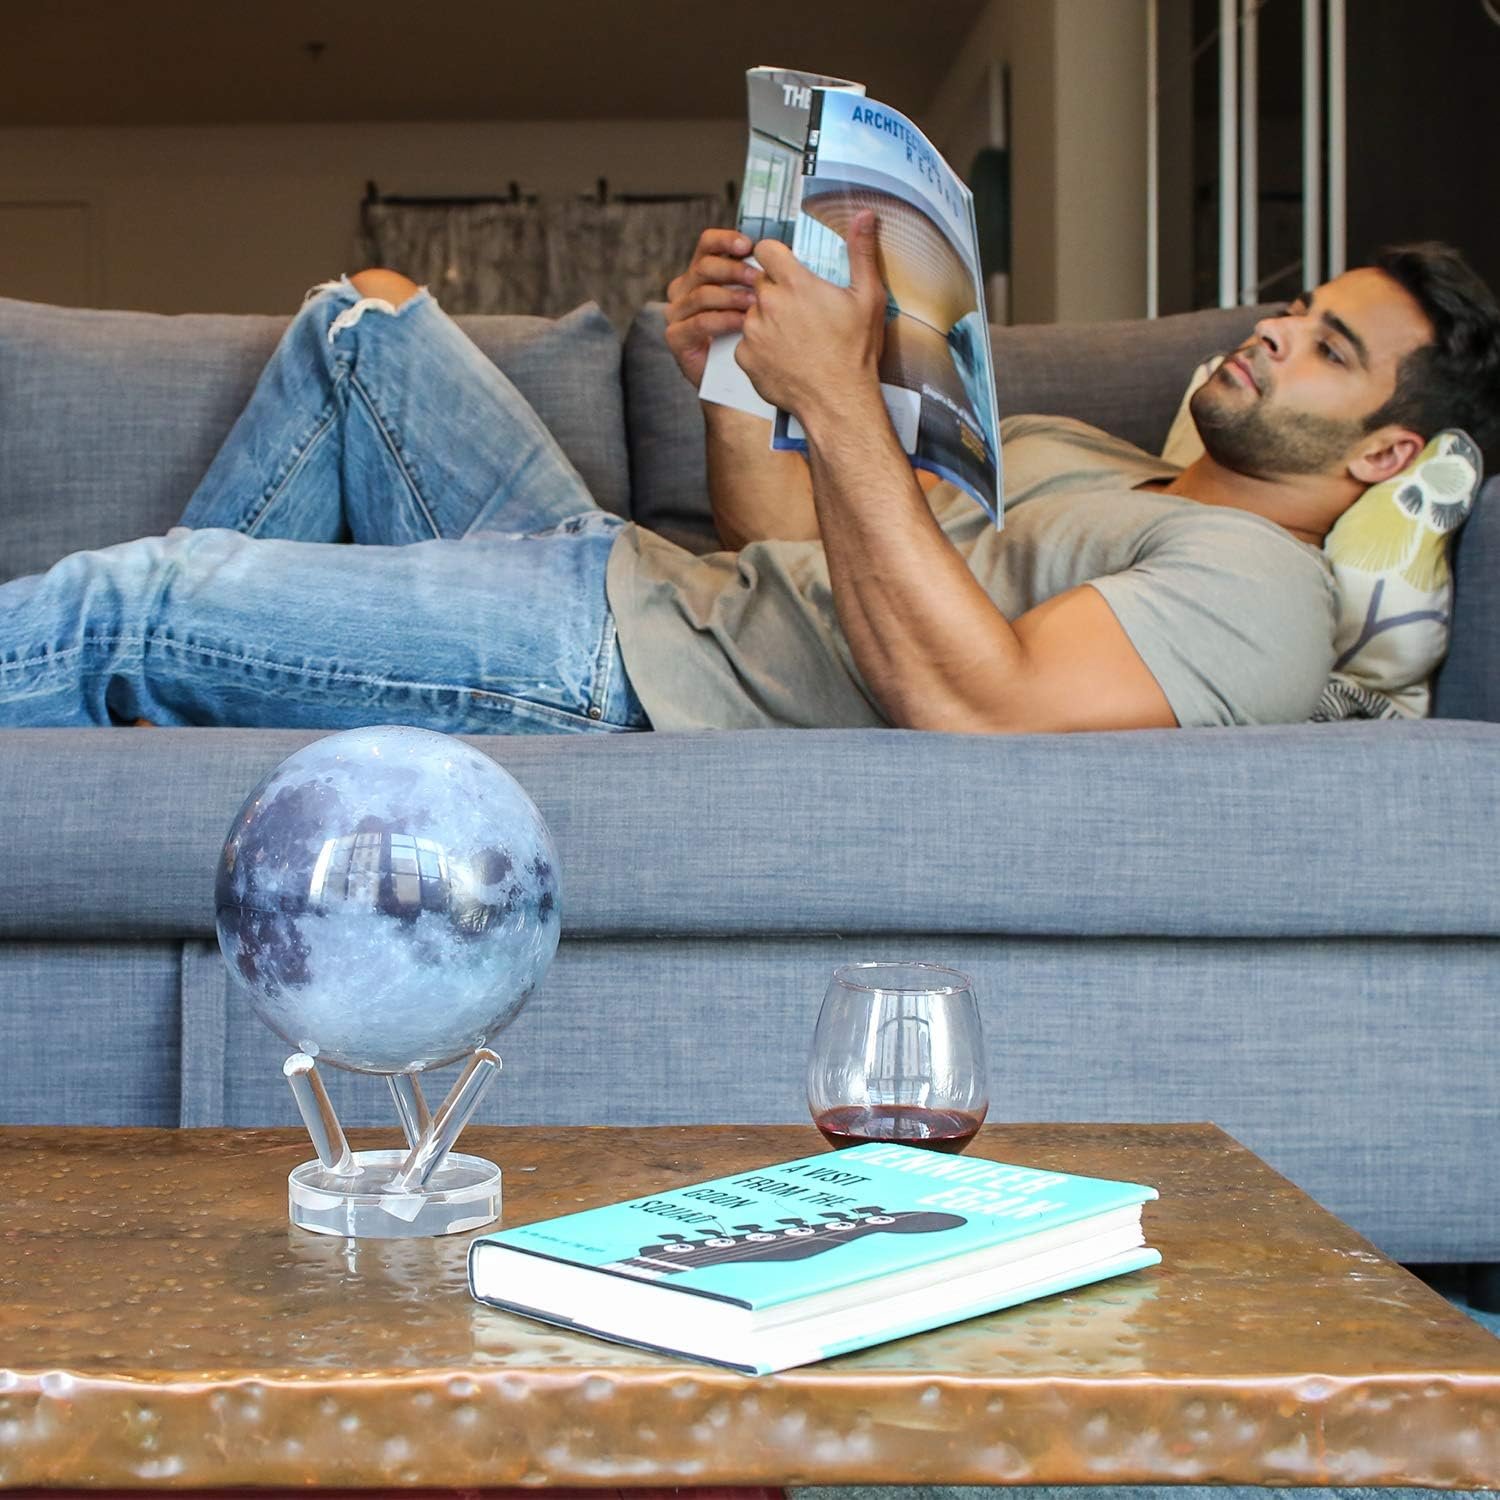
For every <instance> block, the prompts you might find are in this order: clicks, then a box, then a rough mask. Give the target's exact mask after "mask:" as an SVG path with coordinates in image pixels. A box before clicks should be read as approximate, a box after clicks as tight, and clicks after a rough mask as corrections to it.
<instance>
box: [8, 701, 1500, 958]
mask: <svg viewBox="0 0 1500 1500" xmlns="http://www.w3.org/2000/svg"><path fill="white" fill-rule="evenodd" d="M789 734H790V732H774V731H771V732H768V731H764V730H761V731H754V730H747V731H719V732H708V733H702V734H642V735H624V736H614V735H609V736H601V737H598V738H595V737H592V736H582V737H577V738H574V737H569V736H542V737H525V738H516V739H509V740H507V739H503V738H495V737H485V738H478V739H475V740H473V741H472V743H474V744H476V745H478V746H479V747H480V748H481V749H483V750H484V751H485V752H486V753H487V754H489V755H491V756H493V757H494V758H495V759H496V760H497V761H499V762H500V764H502V765H504V766H505V767H506V769H507V770H509V771H510V772H511V774H512V775H514V776H515V777H516V779H517V780H518V781H519V782H520V783H521V785H522V786H523V787H524V788H525V789H526V791H527V792H528V793H529V794H530V796H531V797H532V799H533V800H534V801H535V802H536V804H537V806H538V807H539V808H540V809H541V812H542V815H543V816H544V817H545V818H546V819H547V822H548V825H549V826H550V828H551V830H552V834H553V836H554V838H555V839H556V841H557V847H558V852H559V855H560V865H561V872H562V910H563V934H564V939H565V940H568V939H576V938H597V937H615V938H618V937H642V938H646V937H652V936H680V937H688V936H693V937H705V938H714V937H734V936H760V937H768V936H773V935H775V934H778V933H786V934H799V933H801V934H806V933H830V932H837V933H842V934H844V935H845V936H846V937H847V936H850V935H853V934H867V935H878V936H879V937H880V938H881V939H882V940H889V941H892V942H894V941H895V940H896V939H897V938H900V937H902V936H909V937H911V938H914V939H917V938H920V939H922V940H923V942H925V941H926V940H927V939H929V938H931V937H933V936H934V935H939V934H961V933H970V934H975V933H994V934H1009V935H1013V936H1032V937H1035V936H1039V935H1049V934H1055V935H1059V936H1066V937H1108V936H1136V937H1204V938H1215V937H1226V938H1234V937H1239V938H1261V937H1276V936H1280V937H1316V938H1323V937H1327V938H1347V937H1363V936H1390V937H1407V936H1411V937H1424V938H1429V939H1430V938H1436V937H1440V936H1449V937H1497V936H1500V848H1497V846H1496V844H1495V828H1496V826H1497V822H1500V780H1497V778H1496V777H1495V776H1494V774H1493V772H1494V766H1495V761H1496V756H1497V754H1500V727H1496V726H1494V725H1489V724H1457V723H1448V724H1441V723H1435V722H1433V721H1431V720H1423V721H1417V722H1409V723H1400V724H1396V723H1387V722H1380V723H1374V724H1369V723H1366V724H1332V725H1293V726H1287V727H1278V728H1266V729H1236V730H1233V731H1229V732H1223V731H1214V730H1203V729H1200V730H1184V729H1171V730H1160V731H1135V732H1132V733H1108V734H1106V733H1100V734H1078V735H1001V736H985V735H957V734H933V733H921V732H916V731H905V730H890V729H870V730H804V731H799V732H797V733H796V735H795V739H793V738H791V737H789ZM318 737H319V736H317V735H310V734H307V733H305V732H298V731H286V730H256V731H252V730H238V729H228V730H225V729H175V730H168V729H91V730H51V729H19V730H9V731H0V849H8V850H21V851H26V852H27V857H26V858H12V859H9V860H6V861H3V862H0V941H7V940H9V941H15V940H22V941H24V940H36V939H50V938H56V939H62V940H65V941H71V942H88V941H111V940H113V939H116V938H133V939H136V940H146V939H150V938H161V937H170V938H183V937H202V936H209V935H211V934H212V931H213V884H214V883H213V870H214V866H215V862H216V860H217V858H218V855H219V851H220V849H221V847H222V845H223V840H224V836H225V834H226V832H227V831H228V828H229V824H230V820H231V819H232V818H233V816H234V814H235V812H236V810H237V809H238V808H239V806H240V803H241V802H242V800H243V799H244V797H245V796H246V794H247V793H248V792H249V791H250V789H251V788H252V787H253V786H254V785H255V784H256V782H258V781H259V780H260V778H261V777H262V776H264V775H265V774H266V772H268V771H269V770H270V769H271V768H272V767H273V766H275V765H276V764H277V763H278V762H280V761H281V760H283V759H284V758H285V757H286V756H287V755H289V754H291V752H292V751H293V750H295V749H297V748H299V747H300V746H302V745H305V744H307V743H308V742H309V741H310V740H313V739H316V738H318ZM1455 788H1457V789H1459V790H1458V791H1457V792H1455ZM1351 808H1352V809H1354V810H1355V813H1357V815H1353V814H1351V812H1350V809H1351ZM101 830H104V831H105V836H101ZM809 830H813V831H814V834H813V836H809V832H808V831H809ZM1434 871H1441V872H1442V878H1441V879H1434V878H1433V872H1434ZM915 946H917V947H921V946H922V944H921V943H917V944H916V945H915Z"/></svg>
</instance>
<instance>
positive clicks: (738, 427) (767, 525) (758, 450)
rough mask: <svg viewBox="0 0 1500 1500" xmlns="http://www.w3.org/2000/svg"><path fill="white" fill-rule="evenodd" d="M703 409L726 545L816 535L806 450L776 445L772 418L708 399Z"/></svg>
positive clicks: (712, 495)
mask: <svg viewBox="0 0 1500 1500" xmlns="http://www.w3.org/2000/svg"><path fill="white" fill-rule="evenodd" d="M703 415H704V420H705V422H706V423H707V426H708V440H707V457H708V496H709V502H710V504H711V505H712V506H713V514H714V526H715V528H716V529H717V531H718V533H719V539H720V540H721V541H722V542H723V543H724V545H725V546H726V547H732V548H739V547H743V546H745V545H746V544H747V543H749V542H763V541H772V540H778V541H809V540H814V539H816V537H817V535H818V518H817V513H816V512H815V511H814V509H813V498H812V483H811V480H810V479H809V477H808V472H807V463H806V462H805V460H804V459H803V457H802V455H801V454H800V453H778V452H775V451H773V449H772V448H771V434H770V430H769V427H768V424H767V423H766V422H765V421H763V420H762V419H761V418H760V417H752V416H751V415H750V414H749V413H748V412H743V411H736V410H735V409H734V408H733V407H728V406H719V405H716V404H715V403H713V402H704V403H703Z"/></svg>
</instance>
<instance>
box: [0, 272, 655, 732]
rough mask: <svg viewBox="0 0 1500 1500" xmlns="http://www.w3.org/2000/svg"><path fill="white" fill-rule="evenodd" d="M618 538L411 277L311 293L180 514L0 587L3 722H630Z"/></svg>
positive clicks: (558, 726)
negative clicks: (145, 533)
mask: <svg viewBox="0 0 1500 1500" xmlns="http://www.w3.org/2000/svg"><path fill="white" fill-rule="evenodd" d="M58 438H59V441H66V438H67V434H66V433H60V434H59V435H58ZM622 524H623V523H622V522H621V521H620V520H619V519H618V518H617V517H615V516H612V515H609V514H607V513H606V512H604V511H602V510H600V509H599V508H598V506H596V505H595V504H594V501H593V499H592V497H591V496H590V495H589V493H588V489H587V487H586V486H585V485H584V482H583V480H582V479H581V478H580V477H579V475H578V473H577V471H576V470H575V469H574V468H573V466H572V465H571V464H570V463H569V462H568V460H567V459H566V458H565V457H564V456H563V453H562V450H561V449H560V448H559V447H558V446H557V443H556V442H555V441H554V440H553V438H552V436H551V434H550V433H549V432H548V431H547V430H546V428H545V427H544V426H543V425H542V423H541V421H540V419H539V418H538V417H537V415H536V413H535V412H534V411H532V409H531V407H530V406H529V405H528V404H527V403H526V400H525V398H524V397H522V396H521V394H520V393H519V392H518V391H517V390H516V389H515V387H514V386H513V385H511V383H510V382H509V381H508V380H507V379H506V378H505V376H504V375H502V374H501V373H500V371H499V370H497V369H496V368H495V367H494V365H492V364H491V363H490V361H489V360H488V359H487V358H486V357H485V356H484V355H483V354H482V353H481V352H480V351H479V350H478V349H477V348H476V347H475V345H474V344H473V343H472V342H471V341H470V340H469V339H468V338H467V337H466V336H465V335H464V334H463V333H462V332H461V331H460V330H459V329H458V327H457V326H456V325H455V324H454V323H453V321H452V320H451V319H450V318H448V317H447V315H446V314H444V313H443V312H442V311H441V310H440V309H439V307H438V305H437V303H436V302H434V301H433V300H432V298H431V296H430V295H429V294H428V293H427V291H426V290H425V289H424V290H423V291H421V292H419V293H418V294H417V295H415V296H414V297H412V298H411V299H410V300H408V301H407V302H405V303H403V304H402V305H401V306H400V308H399V309H397V310H396V311H395V313H394V314H393V313H392V312H391V311H390V304H389V303H384V304H376V303H372V302H370V301H367V300H364V299H361V298H360V297H359V294H358V292H357V291H356V290H355V289H354V288H353V286H351V285H350V284H349V282H348V279H347V278H345V279H344V280H343V281H341V282H334V283H329V284H327V285H325V286H323V287H320V288H315V289H314V291H313V292H311V293H309V296H308V300H307V301H306V302H305V303H304V304H303V306H302V309H301V311H300V312H299V313H298V314H297V316H296V317H295V318H294V319H293V320H292V323H291V325H290V326H289V327H288V328H287V331H286V333H285V334H284V335H283V337H282V339H281V342H280V343H279V344H278V345H277V348H276V351H275V353H274V354H273V355H272V356H271V360H270V362H269V363H268V364H267V366H266V368H265V370H264V372H263V373H262V375H261V377H260V381H259V383H258V384H257V386H256V388H255V393H254V395H253V396H252V397H251V399H250V401H249V404H248V405H247V406H246V407H245V410H244V411H243V412H242V413H241V414H240V417H239V419H238V420H237V421H236V423H235V425H234V428H233V429H232V430H231V432H230V434H229V436H228V438H227V439H226V440H225V442H224V446H223V447H222V448H221V449H220V451H219V453H218V456H217V457H216V458H215V459H214V461H213V464H212V465H211V466H210V468H209V470H208V473H207V474H206V475H205V476H204V478H203V481H202V483H201V484H200V485H199V486H198V489H197V491H196V493H195V494H194V495H193V497H192V499H191V501H190V502H189V504H188V507H187V510H186V512H185V513H184V515H183V517H182V522H181V525H180V526H178V527H174V528H173V529H172V530H171V531H170V532H168V533H167V535H166V536H165V537H147V538H143V539H142V540H140V541H134V542H125V543H122V544H121V545H119V546H116V547H108V548H104V549H102V550H100V551H97V552H78V553H74V554H73V555H72V556H71V557H66V558H64V559H63V560H62V561H61V562H59V563H58V564H56V566H54V567H53V568H51V569H49V570H48V571H47V572H46V573H42V574H38V575H35V576H33V577H29V578H18V579H15V580H14V581H12V582H10V583H7V584H4V585H0V725H7V726H26V725H57V726H61V725H80V724H110V723H129V722H132V721H134V720H135V719H138V718H144V719H149V720H151V721H152V722H153V723H156V724H163V725H176V724H219V725H255V726H261V727H272V726H277V727H287V728H315V729H345V728H352V727H355V726H358V725H362V724H376V723H401V724H415V725H420V726H423V727H425V728H429V729H438V730H445V731H449V732H457V733H465V734H491V733H494V734H527V733H543V734H545V733H553V732H558V731H568V730H626V729H649V728H650V721H649V720H648V719H647V717H646V714H645V712H644V710H643V709H642V708H641V705H640V703H639V701H638V700H637V699H636V696H635V693H634V692H633V690H632V689H631V686H630V682H629V680H628V678H627V677H626V675H625V668H624V664H623V662H622V661H621V659H620V652H619V648H618V646H617V644H616V641H615V622H614V617H613V615H612V614H611V613H610V609H609V604H608V601H607V599H606V597H605V590H604V573H605V565H606V563H607V561H608V557H609V551H610V547H611V545H612V543H613V540H614V536H615V533H616V532H617V531H618V529H619V527H620V526H621V525H622ZM350 538H352V540H353V542H354V543H355V544H356V545H353V546H349V545H340V544H341V543H344V542H345V541H346V539H350Z"/></svg>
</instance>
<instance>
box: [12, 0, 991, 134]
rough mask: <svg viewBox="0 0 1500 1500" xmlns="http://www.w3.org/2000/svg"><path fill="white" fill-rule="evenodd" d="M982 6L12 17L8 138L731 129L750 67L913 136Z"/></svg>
mask: <svg viewBox="0 0 1500 1500" xmlns="http://www.w3.org/2000/svg"><path fill="white" fill-rule="evenodd" d="M986 3H987V0H925V3H923V0H748V3H740V4H736V5H733V6H725V5H717V4H715V3H713V0H550V3H549V0H540V3H538V0H433V3H432V4H430V5H427V6H419V5H415V4H412V3H411V0H361V3H359V4H357V5H356V4H349V3H347V0H345V3H335V0H249V3H244V0H0V126H43V125H208V124H245V123H261V124H271V123H290V122H334V121H353V120H386V121H390V120H414V121H415V120H614V119H633V120H645V119H702V118H709V119H724V118H732V117H735V116H738V115H740V114H741V113H742V112H743V109H744V85H743V79H742V75H743V72H744V69H745V68H746V67H748V66H750V65H752V64H756V63H765V62H770V63H776V64H780V65H785V66H791V67H799V68H808V69H815V70H818V71H821V72H827V73H833V74H837V75H841V76H845V77H850V78H855V79H858V80H860V81H861V82H864V83H866V84H867V85H868V86H869V89H870V92H871V93H872V94H873V95H874V96H875V97H876V98H878V99H880V100H881V101H882V102H883V103H886V104H890V105H893V106H895V107H896V108H897V109H901V110H904V111H905V112H907V113H908V114H913V115H918V116H920V115H921V114H922V113H923V112H924V111H925V110H926V109H927V107H928V105H929V103H930V102H931V100H932V97H933V94H934V93H935V91H936V89H937V87H938V85H939V83H940V82H941V81H942V78H943V76H944V74H945V73H946V72H947V70H948V67H949V66H950V64H951V63H952V61H953V59H954V57H955V56H956V55H957V53H958V50H959V47H960V45H961V44H962V42H963V39H964V37H965V36H966V35H967V33H968V31H969V28H970V27H971V26H972V25H973V23H974V21H975V20H976V18H977V17H978V15H979V13H980V12H981V11H982V10H983V9H984V8H985V5H986Z"/></svg>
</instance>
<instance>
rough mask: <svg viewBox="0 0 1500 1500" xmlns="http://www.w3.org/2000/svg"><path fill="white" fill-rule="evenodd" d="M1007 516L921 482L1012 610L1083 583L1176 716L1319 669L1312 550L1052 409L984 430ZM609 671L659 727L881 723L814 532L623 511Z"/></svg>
mask: <svg viewBox="0 0 1500 1500" xmlns="http://www.w3.org/2000/svg"><path fill="white" fill-rule="evenodd" d="M1001 443H1002V446H1003V452H1004V478H1005V528H1004V530H1003V531H996V530H995V528H994V526H993V525H992V524H991V522H990V520H989V518H988V516H986V515H985V514H984V512H983V511H982V510H981V509H980V508H979V506H978V505H977V504H976V503H975V502H974V501H973V500H971V499H970V498H969V497H968V496H967V495H965V494H964V493H963V492H962V491H960V490H958V489H956V488H954V487H953V486H952V485H947V484H943V485H939V486H937V487H936V488H935V489H933V490H932V491H931V493H930V494H929V496H928V499H929V502H930V504H931V505H932V510H933V514H934V515H935V517H936V518H937V521H938V524H939V525H940V526H941V527H942V530H943V532H944V534H945V535H946V536H947V537H948V539H949V540H950V541H951V542H952V543H953V545H954V546H955V547H956V548H957V549H958V551H959V552H960V553H961V554H962V555H963V557H964V559H965V561H966V562H967V563H968V565H969V569H970V571H971V572H972V573H973V574H974V576H975V577H976V578H977V579H978V580H979V583H980V584H981V586H982V587H983V588H984V591H985V592H986V593H987V594H988V595H989V597H990V598H991V600H993V601H994V603H995V604H996V606H997V607H998V608H999V609H1000V610H1001V612H1002V613H1003V614H1004V615H1005V616H1006V617H1007V618H1008V619H1011V620H1014V619H1016V618H1017V617H1018V616H1020V615H1023V614H1025V612H1026V611H1027V610H1029V609H1032V608H1034V607H1035V606H1036V605H1038V604H1041V603H1042V602H1044V601H1045V600H1047V599H1050V598H1052V596H1053V595H1055V594H1060V593H1062V592H1063V591H1064V590H1066V589H1070V588H1074V587H1076V586H1077V585H1079V584H1083V583H1091V584H1092V585H1093V586H1094V587H1095V588H1096V589H1097V590H1098V591H1099V593H1100V594H1102V595H1103V596H1104V599H1105V601H1106V602H1107V603H1108V604H1109V607H1110V609H1111V610H1112V611H1113V612H1114V614H1115V617H1116V618H1117V619H1118V620H1119V622H1120V625H1121V626H1122V628H1123V629H1124V631H1125V633H1126V635H1128V636H1129V638H1130V642H1131V644H1132V645H1133V646H1134V647H1135V649H1136V651H1137V652H1139V654H1140V656H1141V659H1142V660H1143V661H1144V662H1145V664H1146V666H1147V667H1148V668H1149V670H1150V671H1151V674H1152V676H1154V677H1155V678H1156V680H1157V682H1158V683H1159V684H1160V685H1161V689H1162V691H1163V693H1165V695H1166V698H1167V701H1168V703H1170V704H1171V706H1172V711H1173V713H1174V714H1176V716H1177V720H1178V722H1179V723H1180V724H1183V725H1208V724H1274V723H1291V722H1297V721H1300V720H1303V719H1306V718H1307V717H1308V715H1309V714H1310V713H1311V712H1312V710H1313V707H1314V705H1315V704H1316V702H1317V700H1318V695H1319V694H1320V693H1321V691H1322V689H1323V685H1324V683H1325V681H1326V680H1327V678H1328V674H1329V671H1330V670H1331V668H1332V665H1333V631H1334V622H1335V619H1336V617H1337V609H1336V599H1335V595H1334V585H1333V576H1332V572H1331V570H1330V569H1329V567H1328V564H1327V562H1326V561H1325V560H1324V558H1323V554H1322V553H1321V552H1320V551H1318V550H1317V549H1316V548H1315V547H1310V546H1308V545H1307V544H1306V543H1303V542H1299V541H1298V540H1297V539H1296V538H1295V537H1293V536H1292V535H1291V534H1290V533H1289V532H1286V531H1284V530H1283V529H1282V528H1281V527H1279V526H1277V525H1275V524H1274V523H1272V522H1270V521H1266V520H1262V519H1261V518H1260V517H1259V516H1253V515H1251V514H1249V513H1248V512H1246V511H1241V510H1233V509H1230V508H1228V507H1224V506H1209V505H1200V504H1199V503H1198V502H1196V501H1194V500H1185V499H1182V498H1181V497H1179V496H1176V495H1164V494H1160V493H1158V492H1156V491H1152V490H1138V489H1136V488H1134V486H1136V485H1138V484H1141V483H1143V482H1144V481H1146V480H1151V479H1167V478H1170V477H1171V476H1172V475H1174V474H1176V473H1177V472H1178V470H1177V469H1176V468H1175V467H1174V466H1173V465H1171V464H1167V463H1163V462H1162V460H1161V459H1159V458H1153V457H1151V456H1150V455H1149V454H1146V453H1143V452H1142V451H1141V450H1140V449H1139V448H1135V447H1133V446H1132V445H1131V444H1129V443H1126V442H1123V441H1122V440H1120V439H1119V438H1113V437H1110V436H1109V435H1108V434H1107V433H1103V432H1100V431H1099V430H1098V429H1097V428H1094V427H1089V426H1087V425H1086V424H1084V423H1082V422H1075V421H1073V420H1071V419H1069V418H1065V417H1012V418H1010V419H1009V420H1007V421H1006V422H1005V423H1003V424H1002V426H1001ZM607 589H608V593H609V602H610V606H611V607H612V609H613V610H614V614H615V620H616V622H617V626H618V630H619V641H620V649H621V651H622V653H623V654H624V658H625V666H626V669H627V671H628V672H629V674H630V680H631V682H632V684H633V685H634V687H635V690H636V693H637V694H638V695H639V697H640V700H641V703H642V704H643V705H644V707H645V709H646V712H647V713H648V714H649V715H650V717H651V722H652V724H653V725H654V726H655V727H656V728H657V729H711V728H716V729H750V728H772V727H793V728H816V727H834V726H846V725H847V726H860V725H880V724H884V723H886V722H887V721H886V719H885V718H884V717H883V715H882V714H881V712H880V710H879V708H878V707H877V705H876V704H875V702H874V700H873V699H872V697H871V696H870V693H869V690H868V689H867V688H866V687H865V684H864V682H863V680H862V678H861V677H860V674H859V671H858V669H857V668H856V667H855V665H854V659H853V657H852V655H851V653H850V651H849V647H848V644H847V642H846V641H845V640H844V637H843V633H842V632H841V631H840V629H839V625H838V619H837V617H836V615H835V612H834V604H833V592H832V589H831V588H830V586H829V581H828V564H827V562H826V560H825V558H824V555H823V546H822V543H821V542H754V543H752V544H751V545H750V546H748V547H744V548H742V549H741V550H740V551H739V552H715V553H711V554H709V555H708V556H706V557H695V556H694V555H693V554H692V553H690V552H687V551H685V550H684V549H682V548H681V547H678V546H676V545H675V544H673V543H671V542H668V541H666V540H665V539H664V538H662V537H659V536H657V535H656V534H655V533H654V532H650V531H646V530H643V529H642V528H640V527H638V526H627V527H625V528H624V529H623V530H622V531H621V533H620V535H619V537H618V538H617V539H616V541H615V545H614V549H613V551H612V552H611V553H610V559H609V571H608V576H607Z"/></svg>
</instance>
